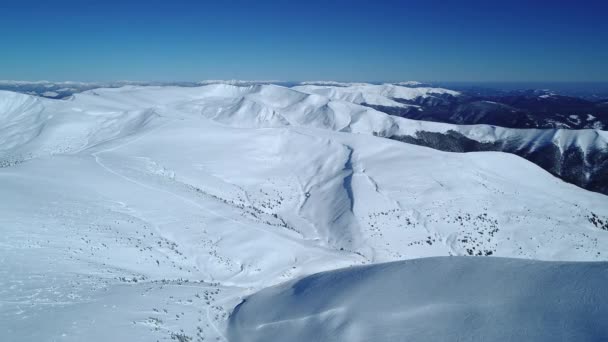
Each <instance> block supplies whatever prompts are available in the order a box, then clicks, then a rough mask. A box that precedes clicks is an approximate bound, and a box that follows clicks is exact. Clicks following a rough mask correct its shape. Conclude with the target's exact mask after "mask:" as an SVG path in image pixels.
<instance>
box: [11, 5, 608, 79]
mask: <svg viewBox="0 0 608 342" xmlns="http://www.w3.org/2000/svg"><path fill="white" fill-rule="evenodd" d="M0 47H1V49H0V79H13V80H43V79H44V80H52V81H61V80H77V81H110V80H142V81H147V80H156V81H196V80H202V79H248V80H262V79H264V80H270V79H272V80H282V81H298V80H320V79H322V80H338V81H401V80H420V81H608V1H607V0H604V1H589V0H578V1H571V0H552V1H546V0H528V1H521V0H511V1H506V0H504V1H493V0H486V1H467V0H460V1H450V0H445V1H435V0H419V1H406V0H402V1H382V0H374V1H359V0H351V1H341V0H335V1H331V0H326V1H298V0H291V1H230V0H217V1H213V2H208V1H203V0H199V1H185V0H182V1H180V0H172V1H169V0H165V1H158V0H147V1H128V0H123V1H116V0H107V1H103V0H98V1H91V0H50V1H49V0H38V1H28V0H0Z"/></svg>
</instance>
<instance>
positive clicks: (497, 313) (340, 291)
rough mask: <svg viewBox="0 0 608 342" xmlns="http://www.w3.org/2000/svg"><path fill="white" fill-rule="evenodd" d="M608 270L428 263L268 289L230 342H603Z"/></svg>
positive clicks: (237, 314) (243, 309)
mask: <svg viewBox="0 0 608 342" xmlns="http://www.w3.org/2000/svg"><path fill="white" fill-rule="evenodd" d="M607 281H608V264H607V263H559V262H538V261H523V260H514V259H481V258H429V259H420V260H413V261H405V262H396V263H390V264H379V265H372V266H365V267H356V268H350V269H342V270H336V271H330V272H326V273H321V274H316V275H312V276H309V277H306V278H303V279H300V280H297V281H293V282H290V283H287V284H283V285H280V286H278V287H273V288H269V289H265V290H263V291H261V292H259V293H257V294H255V295H253V296H251V297H249V298H247V299H246V300H245V301H244V302H243V303H242V304H240V305H239V306H238V307H237V308H236V309H235V311H234V313H233V315H232V316H231V318H230V330H229V334H230V337H231V339H230V340H231V341H235V342H237V341H248V342H256V341H293V342H297V341H353V342H356V341H378V342H380V341H522V340H523V341H548V342H549V341H565V340H567V341H604V340H606V339H608V327H606V324H605V318H604V317H606V315H607V314H608V290H606V287H605V284H606V282H607Z"/></svg>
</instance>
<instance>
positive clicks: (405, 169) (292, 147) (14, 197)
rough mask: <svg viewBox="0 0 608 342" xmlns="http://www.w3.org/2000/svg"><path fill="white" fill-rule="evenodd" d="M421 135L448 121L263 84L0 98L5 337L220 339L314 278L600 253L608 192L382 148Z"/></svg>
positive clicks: (468, 157) (484, 158)
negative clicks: (248, 303) (243, 315)
mask: <svg viewBox="0 0 608 342" xmlns="http://www.w3.org/2000/svg"><path fill="white" fill-rule="evenodd" d="M418 89H420V88H418ZM421 129H422V130H424V131H427V132H449V131H450V130H452V129H454V125H448V124H441V123H429V122H422V121H415V120H408V119H404V118H399V117H395V116H390V115H387V114H385V113H382V112H380V111H377V110H375V109H372V108H369V107H366V106H362V105H359V104H355V103H352V102H349V101H344V100H342V99H334V98H332V97H330V96H326V95H322V94H317V93H308V92H303V91H300V90H297V89H292V88H287V87H282V86H277V85H250V86H235V85H229V84H211V85H206V86H202V87H176V86H173V87H166V86H149V87H140V86H126V87H121V88H113V89H94V90H89V91H86V92H83V93H79V94H74V95H73V96H71V97H69V98H66V99H63V100H52V99H45V98H39V97H34V96H30V95H23V94H17V93H12V92H0V142H1V144H0V164H1V165H2V166H3V167H2V168H0V193H1V195H2V196H1V198H2V199H3V200H2V205H1V206H0V217H1V218H2V219H1V222H2V223H1V227H2V235H0V246H2V249H1V250H0V260H2V262H3V265H4V267H2V268H0V298H1V302H0V330H2V331H3V334H4V335H3V337H4V338H6V339H7V340H10V341H39V340H64V341H83V340H87V341H107V340H129V341H150V340H152V341H154V340H163V339H174V340H180V341H188V340H193V341H194V340H197V339H198V340H202V339H203V338H204V339H205V340H210V339H219V340H225V339H226V338H227V337H228V336H227V335H226V330H225V329H226V319H227V317H228V315H229V313H230V312H231V311H232V309H233V308H234V307H235V306H236V305H237V304H238V303H239V302H240V300H241V298H243V297H244V296H247V295H249V294H251V293H253V292H254V291H257V290H261V289H263V288H266V287H268V286H272V285H277V284H279V283H282V282H285V281H290V280H293V279H296V278H298V277H302V276H307V275H310V274H313V273H316V272H320V271H328V270H333V269H336V268H341V267H349V266H354V265H362V264H375V263H380V262H388V261H395V260H403V259H414V258H420V257H427V256H449V255H481V256H503V257H515V258H525V259H541V260H560V261H602V262H605V260H607V259H608V232H607V230H608V197H606V196H604V195H601V194H598V193H593V192H589V191H586V190H583V189H581V188H578V187H576V186H573V185H571V184H567V183H564V182H563V181H561V180H560V179H558V178H555V177H553V176H552V175H551V174H549V173H548V172H546V171H544V170H542V169H541V168H539V167H537V166H536V165H534V164H532V163H530V162H528V161H526V160H524V159H522V158H519V157H517V156H514V155H510V154H505V153H499V152H480V153H469V154H461V153H448V152H442V151H438V150H435V149H430V148H426V147H421V146H415V145H412V144H407V143H403V142H399V141H396V140H393V139H386V138H385V137H403V136H407V135H409V136H415V135H416V132H419V131H420V130H421ZM459 132H460V134H463V135H466V136H467V137H476V138H479V139H482V138H483V139H486V140H487V141H492V139H494V138H495V137H501V134H511V133H508V132H507V131H506V130H501V129H500V128H496V127H489V126H468V127H464V128H461V129H460V131H459ZM471 139H472V138H471ZM547 139H549V137H547ZM568 139H570V138H568ZM568 139H566V138H565V136H564V139H563V141H570V140H568ZM572 139H573V140H572V141H579V142H580V143H583V142H584V143H589V144H590V143H592V142H593V143H594V144H599V143H603V141H605V140H601V139H605V135H603V133H601V132H600V133H599V134H598V137H597V138H596V139H597V140H595V141H592V142H590V141H587V140H584V141H583V140H580V139H581V138H580V136H576V137H575V138H572ZM492 260H494V259H492ZM496 260H498V259H496ZM575 265H579V264H575ZM580 265H581V266H580V267H582V268H585V267H587V266H585V264H580ZM602 265H603V263H602ZM481 270H483V268H481ZM480 272H481V271H480ZM31 327H36V329H32V328H31Z"/></svg>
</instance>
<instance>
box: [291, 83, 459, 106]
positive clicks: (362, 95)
mask: <svg viewBox="0 0 608 342" xmlns="http://www.w3.org/2000/svg"><path fill="white" fill-rule="evenodd" d="M294 89H296V90H298V91H302V92H306V93H314V94H320V95H323V96H327V97H329V98H331V99H334V100H343V101H348V102H352V103H356V104H365V103H366V104H371V105H379V106H388V107H409V105H406V104H403V103H400V102H398V101H395V100H394V99H402V100H414V99H417V98H426V97H429V96H433V95H443V94H447V95H452V96H458V95H460V93H458V92H456V91H453V90H448V89H443V88H430V87H417V88H409V87H403V86H399V85H394V84H381V85H375V84H365V83H363V84H348V85H344V86H335V85H333V84H329V85H323V84H321V85H301V86H296V87H294Z"/></svg>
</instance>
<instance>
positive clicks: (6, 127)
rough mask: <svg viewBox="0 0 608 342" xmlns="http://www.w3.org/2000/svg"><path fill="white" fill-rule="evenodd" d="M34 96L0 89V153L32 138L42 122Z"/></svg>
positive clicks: (40, 107) (39, 109) (40, 108)
mask: <svg viewBox="0 0 608 342" xmlns="http://www.w3.org/2000/svg"><path fill="white" fill-rule="evenodd" d="M43 109H44V106H43V105H42V103H41V101H40V100H38V98H36V97H34V96H29V95H23V94H18V93H12V92H5V91H0V154H1V153H2V151H6V150H10V149H13V148H15V147H16V146H19V145H21V144H24V143H26V142H27V141H29V140H31V139H33V138H34V137H35V136H36V135H37V134H38V132H39V131H40V129H41V127H42V125H43V124H44V119H43V118H42V115H41V113H42V110H43Z"/></svg>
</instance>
